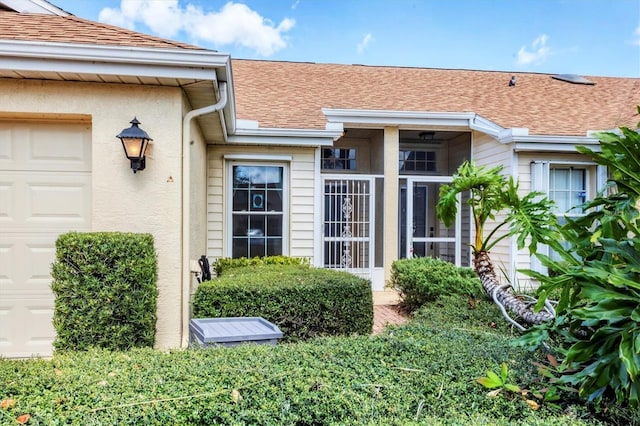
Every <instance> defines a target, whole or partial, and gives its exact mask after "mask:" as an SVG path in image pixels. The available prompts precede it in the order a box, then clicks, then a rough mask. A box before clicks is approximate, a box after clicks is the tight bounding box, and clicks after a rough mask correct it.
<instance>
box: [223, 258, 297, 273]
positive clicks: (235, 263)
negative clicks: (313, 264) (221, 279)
mask: <svg viewBox="0 0 640 426" xmlns="http://www.w3.org/2000/svg"><path fill="white" fill-rule="evenodd" d="M260 265H300V266H306V267H310V263H309V259H307V258H304V257H289V256H264V257H252V258H247V257H239V258H236V259H233V258H230V257H222V258H220V259H217V260H216V261H215V262H213V265H211V267H212V268H213V270H214V272H215V273H216V275H217V276H221V275H222V273H223V272H224V271H227V270H229V269H233V268H241V267H245V266H260Z"/></svg>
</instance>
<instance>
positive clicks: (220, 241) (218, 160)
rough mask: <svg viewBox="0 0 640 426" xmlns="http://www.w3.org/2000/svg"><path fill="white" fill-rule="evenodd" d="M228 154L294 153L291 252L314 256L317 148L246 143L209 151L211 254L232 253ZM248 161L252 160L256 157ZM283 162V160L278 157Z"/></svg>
mask: <svg viewBox="0 0 640 426" xmlns="http://www.w3.org/2000/svg"><path fill="white" fill-rule="evenodd" d="M228 154H234V155H246V156H247V158H250V157H251V156H255V158H256V160H255V161H258V160H259V156H260V155H272V156H273V155H277V156H285V155H286V156H291V157H292V161H291V162H290V163H288V164H289V182H288V191H289V253H288V254H289V255H290V256H294V257H305V258H309V259H310V260H311V262H312V263H313V257H314V250H313V247H314V235H315V233H314V216H315V214H316V212H317V208H316V207H315V204H314V186H315V172H314V169H315V164H314V161H315V152H314V149H313V148H292V147H282V148H276V147H271V146H270V147H255V146H250V147H243V146H210V147H209V154H208V180H207V182H208V184H207V202H208V206H207V218H208V229H207V256H208V257H209V258H211V259H217V258H220V257H224V256H228V255H230V254H229V253H225V244H226V242H225V241H224V238H225V232H224V226H227V227H229V226H230V225H228V224H225V223H224V220H225V205H226V204H225V197H226V195H225V190H226V187H225V185H226V176H225V173H226V169H225V162H224V156H225V155H228ZM247 161H249V162H251V161H254V160H249V159H247ZM276 162H278V163H283V162H282V161H276Z"/></svg>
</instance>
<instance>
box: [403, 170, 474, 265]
mask: <svg viewBox="0 0 640 426" xmlns="http://www.w3.org/2000/svg"><path fill="white" fill-rule="evenodd" d="M449 182H451V178H450V177H443V176H437V177H409V178H403V179H401V180H400V215H399V216H400V218H399V219H400V220H399V225H400V238H399V241H400V247H399V248H398V249H399V257H400V258H412V257H426V256H429V257H436V258H440V259H442V260H446V261H449V262H451V263H455V264H456V265H458V266H460V265H461V262H462V259H461V254H462V245H461V232H460V230H461V214H460V209H458V213H457V215H456V220H455V225H454V226H452V227H450V228H447V227H445V226H444V224H443V223H442V221H440V220H439V219H438V218H437V216H436V204H437V203H438V195H439V193H440V187H441V186H442V185H444V184H446V183H449ZM458 202H460V198H459V197H458Z"/></svg>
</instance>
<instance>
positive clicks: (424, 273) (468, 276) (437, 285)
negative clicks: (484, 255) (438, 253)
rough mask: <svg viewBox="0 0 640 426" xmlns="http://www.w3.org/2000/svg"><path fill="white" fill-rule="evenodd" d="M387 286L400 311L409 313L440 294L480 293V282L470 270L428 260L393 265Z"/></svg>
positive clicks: (408, 261) (409, 260) (399, 262)
mask: <svg viewBox="0 0 640 426" xmlns="http://www.w3.org/2000/svg"><path fill="white" fill-rule="evenodd" d="M389 286H390V287H392V288H395V289H396V290H398V292H399V293H400V299H401V301H402V306H403V308H404V309H406V310H408V311H410V312H412V311H415V310H416V309H418V308H420V307H421V306H423V305H424V304H426V303H428V302H433V301H435V300H437V299H438V298H439V297H440V296H443V295H451V294H458V295H463V296H475V295H480V294H483V292H482V286H481V284H480V280H479V279H478V277H477V275H476V273H475V272H474V271H473V270H472V269H470V268H459V267H457V266H455V265H454V264H453V263H450V262H446V261H444V260H440V259H434V258H432V257H415V258H413V259H400V260H396V261H395V262H393V263H392V265H391V279H390V282H389Z"/></svg>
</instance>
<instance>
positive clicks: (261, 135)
mask: <svg viewBox="0 0 640 426" xmlns="http://www.w3.org/2000/svg"><path fill="white" fill-rule="evenodd" d="M340 136H342V131H336V130H308V129H277V128H262V129H260V128H258V129H256V128H249V129H240V128H236V131H235V133H234V134H233V135H229V137H228V138H227V142H228V143H230V144H248V145H287V146H323V145H333V142H334V141H335V140H336V139H338V138H339V137H340Z"/></svg>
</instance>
